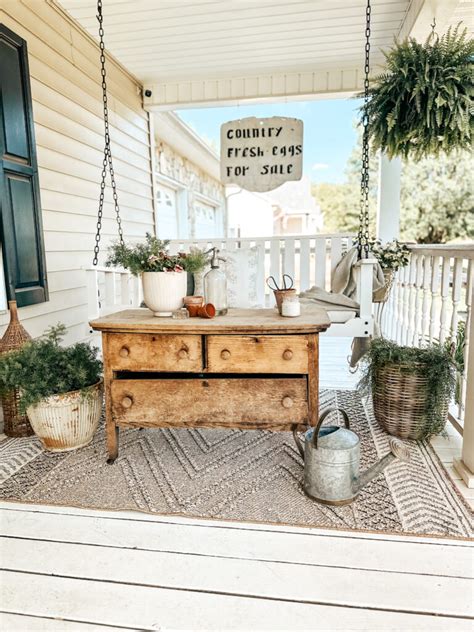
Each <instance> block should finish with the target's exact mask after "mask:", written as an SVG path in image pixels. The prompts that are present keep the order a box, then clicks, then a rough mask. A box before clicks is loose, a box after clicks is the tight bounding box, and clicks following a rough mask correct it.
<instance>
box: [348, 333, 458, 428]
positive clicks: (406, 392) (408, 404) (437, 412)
mask: <svg viewBox="0 0 474 632" xmlns="http://www.w3.org/2000/svg"><path fill="white" fill-rule="evenodd" d="M454 386H455V371H454V364H453V360H452V357H451V355H450V353H449V351H448V350H447V349H446V347H445V346H442V345H438V344H431V345H427V346H425V347H422V348H417V347H403V346H400V345H398V344H396V343H395V342H391V341H389V340H385V339H383V338H377V339H376V340H374V341H373V342H372V343H371V345H370V348H369V351H368V353H367V355H366V357H365V359H364V367H363V375H362V378H361V381H360V382H359V387H360V388H361V390H362V392H364V393H365V394H369V393H371V395H372V400H373V405H374V414H375V417H376V419H377V421H378V422H379V424H380V425H381V426H382V428H384V429H385V430H386V431H387V432H388V433H390V434H391V435H394V436H396V437H400V438H402V439H416V440H420V439H428V438H429V437H431V436H432V435H436V434H439V433H440V432H442V431H443V429H444V426H445V424H446V418H447V415H448V407H449V403H450V401H451V398H452V396H453V393H454Z"/></svg>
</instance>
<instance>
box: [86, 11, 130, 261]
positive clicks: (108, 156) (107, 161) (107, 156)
mask: <svg viewBox="0 0 474 632" xmlns="http://www.w3.org/2000/svg"><path fill="white" fill-rule="evenodd" d="M97 21H98V22H99V39H100V41H99V47H100V74H101V76H102V101H103V105H104V141H105V144H104V159H103V161H102V174H101V182H100V197H99V210H98V212H97V232H96V235H95V246H94V259H93V265H95V266H96V265H97V263H98V261H99V250H100V246H99V242H100V231H101V228H102V216H103V213H104V196H105V179H106V176H107V167H108V168H109V171H110V182H111V185H112V197H113V200H114V208H115V216H116V220H117V226H118V235H119V240H120V243H121V244H122V245H123V243H124V242H123V230H122V220H121V219H120V208H119V203H118V196H117V185H116V183H115V172H114V165H113V161H112V151H111V149H110V130H109V107H108V103H107V82H106V69H105V44H104V27H103V21H104V18H103V16H102V0H97Z"/></svg>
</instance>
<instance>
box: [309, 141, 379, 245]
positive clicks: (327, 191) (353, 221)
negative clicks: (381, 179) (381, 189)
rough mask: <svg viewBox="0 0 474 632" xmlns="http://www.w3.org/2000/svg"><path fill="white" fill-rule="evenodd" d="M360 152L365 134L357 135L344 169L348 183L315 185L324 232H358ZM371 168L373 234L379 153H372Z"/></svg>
mask: <svg viewBox="0 0 474 632" xmlns="http://www.w3.org/2000/svg"><path fill="white" fill-rule="evenodd" d="M361 155H362V135H361V134H358V137H357V143H356V145H355V146H354V148H353V149H352V152H351V154H350V156H349V158H348V160H347V164H346V169H345V172H344V173H345V182H344V183H342V184H336V183H333V182H322V183H320V184H313V187H312V193H313V196H314V198H315V199H316V201H317V203H318V204H319V206H320V208H321V212H322V214H323V217H324V230H325V232H328V233H340V232H344V233H345V232H349V233H357V231H358V229H359V213H360V177H361V176H360V170H361V166H362V165H361V162H362V161H361ZM369 169H370V173H369V213H370V231H371V233H372V234H374V231H375V214H376V209H377V170H378V157H377V156H376V155H373V154H371V156H370V160H369Z"/></svg>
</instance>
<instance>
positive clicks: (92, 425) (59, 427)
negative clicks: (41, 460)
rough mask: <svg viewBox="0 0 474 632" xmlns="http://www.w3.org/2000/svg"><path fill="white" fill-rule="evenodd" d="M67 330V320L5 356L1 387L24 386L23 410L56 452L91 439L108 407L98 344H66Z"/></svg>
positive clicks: (1, 365) (1, 360) (0, 365)
mask: <svg viewBox="0 0 474 632" xmlns="http://www.w3.org/2000/svg"><path fill="white" fill-rule="evenodd" d="M65 331H66V328H65V326H64V325H57V326H56V327H51V328H50V329H49V330H48V331H47V332H46V334H45V336H44V337H42V338H39V339H36V340H32V341H31V342H28V343H27V344H25V345H24V346H23V347H21V349H18V350H16V351H12V352H9V353H6V354H4V355H2V356H1V357H0V389H1V390H2V392H8V391H10V390H12V389H13V388H18V389H19V392H20V410H21V411H26V414H27V415H28V419H29V421H30V424H31V426H32V428H33V430H34V431H35V434H36V435H37V436H38V437H39V438H40V440H41V442H42V444H43V446H44V447H45V449H46V450H49V451H51V452H65V451H68V450H73V449H75V448H80V447H82V446H85V445H87V444H88V443H90V442H91V441H92V437H93V435H94V432H95V431H96V429H97V426H98V424H99V420H100V415H101V411H102V396H103V382H102V379H101V373H102V363H101V361H100V360H99V359H98V357H97V355H98V349H96V348H93V347H91V346H90V345H88V344H85V343H77V344H74V345H71V346H69V347H63V346H61V345H60V342H61V340H62V338H63V336H64V333H65Z"/></svg>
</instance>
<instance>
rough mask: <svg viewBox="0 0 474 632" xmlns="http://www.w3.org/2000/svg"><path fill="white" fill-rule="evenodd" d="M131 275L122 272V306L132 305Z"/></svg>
mask: <svg viewBox="0 0 474 632" xmlns="http://www.w3.org/2000/svg"><path fill="white" fill-rule="evenodd" d="M130 278H131V277H130V274H129V273H128V272H122V273H121V274H120V304H121V305H131V302H132V301H131V299H130Z"/></svg>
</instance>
